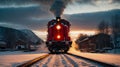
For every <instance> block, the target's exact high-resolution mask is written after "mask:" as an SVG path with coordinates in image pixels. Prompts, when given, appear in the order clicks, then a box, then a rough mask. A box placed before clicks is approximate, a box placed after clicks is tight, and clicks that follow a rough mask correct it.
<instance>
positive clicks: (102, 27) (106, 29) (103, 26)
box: [98, 20, 109, 34]
mask: <svg viewBox="0 0 120 67" xmlns="http://www.w3.org/2000/svg"><path fill="white" fill-rule="evenodd" d="M98 31H99V33H105V34H108V33H109V25H108V23H106V22H105V21H104V20H103V21H102V22H100V24H99V25H98Z"/></svg>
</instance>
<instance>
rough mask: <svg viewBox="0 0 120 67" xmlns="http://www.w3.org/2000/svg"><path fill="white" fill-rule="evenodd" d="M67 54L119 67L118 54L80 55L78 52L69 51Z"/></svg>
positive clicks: (119, 58)
mask: <svg viewBox="0 0 120 67" xmlns="http://www.w3.org/2000/svg"><path fill="white" fill-rule="evenodd" d="M69 52H70V53H72V54H75V55H79V56H82V57H86V58H89V59H93V60H97V61H100V62H104V63H108V64H113V65H116V66H120V54H107V53H82V52H78V51H69Z"/></svg>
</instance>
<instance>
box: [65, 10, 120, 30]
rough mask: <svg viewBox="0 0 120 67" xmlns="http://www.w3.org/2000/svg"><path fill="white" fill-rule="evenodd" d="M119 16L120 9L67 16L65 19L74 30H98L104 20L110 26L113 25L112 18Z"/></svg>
mask: <svg viewBox="0 0 120 67" xmlns="http://www.w3.org/2000/svg"><path fill="white" fill-rule="evenodd" d="M118 14H119V15H120V9H116V10H110V11H103V12H94V13H83V14H81V13H80V14H72V15H65V17H66V18H67V19H68V20H69V21H70V22H71V24H72V30H96V28H97V25H98V24H99V23H100V22H101V21H103V20H104V21H105V22H107V23H108V24H111V22H112V17H113V16H114V15H118Z"/></svg>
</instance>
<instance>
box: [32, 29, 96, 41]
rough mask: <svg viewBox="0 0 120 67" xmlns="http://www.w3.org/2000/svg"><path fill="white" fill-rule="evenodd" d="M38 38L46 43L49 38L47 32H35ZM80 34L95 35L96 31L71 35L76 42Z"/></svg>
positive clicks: (74, 32)
mask: <svg viewBox="0 0 120 67" xmlns="http://www.w3.org/2000/svg"><path fill="white" fill-rule="evenodd" d="M33 32H34V33H35V34H36V35H37V36H39V37H40V38H42V39H43V40H44V41H46V37H47V31H33ZM79 34H87V35H94V34H95V31H71V32H70V33H69V35H70V36H71V39H72V40H75V39H76V38H77V37H78V36H79Z"/></svg>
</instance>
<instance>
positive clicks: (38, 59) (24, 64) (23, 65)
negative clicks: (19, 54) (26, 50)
mask: <svg viewBox="0 0 120 67" xmlns="http://www.w3.org/2000/svg"><path fill="white" fill-rule="evenodd" d="M49 55H50V54H45V55H42V56H40V57H37V58H35V59H33V60H30V61H28V62H25V63H23V64H21V65H18V66H17V67H30V66H32V65H33V64H35V63H36V62H38V61H40V60H42V59H44V58H46V57H48V56H49Z"/></svg>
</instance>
